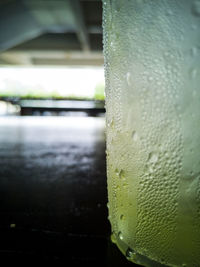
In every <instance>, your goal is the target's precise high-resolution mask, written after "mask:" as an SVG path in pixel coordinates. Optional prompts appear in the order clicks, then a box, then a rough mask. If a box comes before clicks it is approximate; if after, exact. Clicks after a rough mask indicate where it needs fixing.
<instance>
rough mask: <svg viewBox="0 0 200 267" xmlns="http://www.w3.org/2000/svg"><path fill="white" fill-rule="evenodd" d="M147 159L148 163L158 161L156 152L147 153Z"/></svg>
mask: <svg viewBox="0 0 200 267" xmlns="http://www.w3.org/2000/svg"><path fill="white" fill-rule="evenodd" d="M148 161H149V162H150V163H156V162H157V161H158V154H157V152H151V153H149V157H148Z"/></svg>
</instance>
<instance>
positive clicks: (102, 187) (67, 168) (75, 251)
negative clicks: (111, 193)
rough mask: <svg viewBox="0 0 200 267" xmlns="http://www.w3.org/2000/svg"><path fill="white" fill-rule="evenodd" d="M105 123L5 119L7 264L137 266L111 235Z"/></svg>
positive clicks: (2, 167) (0, 196) (1, 219)
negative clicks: (108, 211) (121, 250)
mask: <svg viewBox="0 0 200 267" xmlns="http://www.w3.org/2000/svg"><path fill="white" fill-rule="evenodd" d="M104 124H105V122H104V118H91V117H1V118H0V259H1V261H2V262H3V261H4V260H5V262H6V263H7V265H4V266H8V263H9V264H10V263H12V264H13V263H14V264H18V263H19V264H20V265H22V264H23V266H30V265H31V264H34V265H35V264H40V263H42V264H47V263H52V264H53V265H54V266H60V265H63V266H102V267H103V266H109V267H112V266H123V267H125V266H134V264H132V263H130V262H128V261H127V260H126V259H125V257H124V256H123V255H122V254H121V253H120V252H119V250H118V249H117V248H116V247H115V245H113V244H112V243H111V241H110V231H111V230H110V224H109V222H108V219H107V216H108V214H107V206H106V204H107V188H106V165H105V133H104V131H105V126H104ZM2 266H3V265H2ZM135 266H136V265H135Z"/></svg>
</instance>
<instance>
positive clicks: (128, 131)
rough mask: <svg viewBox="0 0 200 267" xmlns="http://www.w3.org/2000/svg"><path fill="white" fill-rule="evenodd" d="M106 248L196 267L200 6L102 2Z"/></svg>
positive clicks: (169, 1) (199, 254) (199, 260)
mask: <svg viewBox="0 0 200 267" xmlns="http://www.w3.org/2000/svg"><path fill="white" fill-rule="evenodd" d="M103 8H104V11H103V12H104V24H103V27H104V57H105V79H106V123H107V176H108V198H109V203H108V204H109V220H110V223H111V226H112V232H113V233H112V240H113V241H114V242H115V243H116V244H117V246H118V247H119V249H120V250H121V251H122V253H123V254H124V255H125V256H126V257H127V258H128V259H129V260H130V261H133V262H136V263H139V264H141V265H144V266H182V267H183V266H194V267H197V266H200V1H189V0H159V1H158V0H104V1H103Z"/></svg>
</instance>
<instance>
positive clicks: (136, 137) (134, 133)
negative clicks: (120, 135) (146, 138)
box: [132, 131, 138, 142]
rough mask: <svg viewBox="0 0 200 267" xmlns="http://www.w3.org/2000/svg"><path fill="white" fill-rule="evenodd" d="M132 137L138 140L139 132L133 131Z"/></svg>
mask: <svg viewBox="0 0 200 267" xmlns="http://www.w3.org/2000/svg"><path fill="white" fill-rule="evenodd" d="M132 139H133V141H135V142H136V141H137V140H138V134H137V132H136V131H133V132H132Z"/></svg>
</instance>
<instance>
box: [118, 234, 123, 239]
mask: <svg viewBox="0 0 200 267" xmlns="http://www.w3.org/2000/svg"><path fill="white" fill-rule="evenodd" d="M118 237H119V239H120V240H122V239H123V235H122V232H119V233H118Z"/></svg>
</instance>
